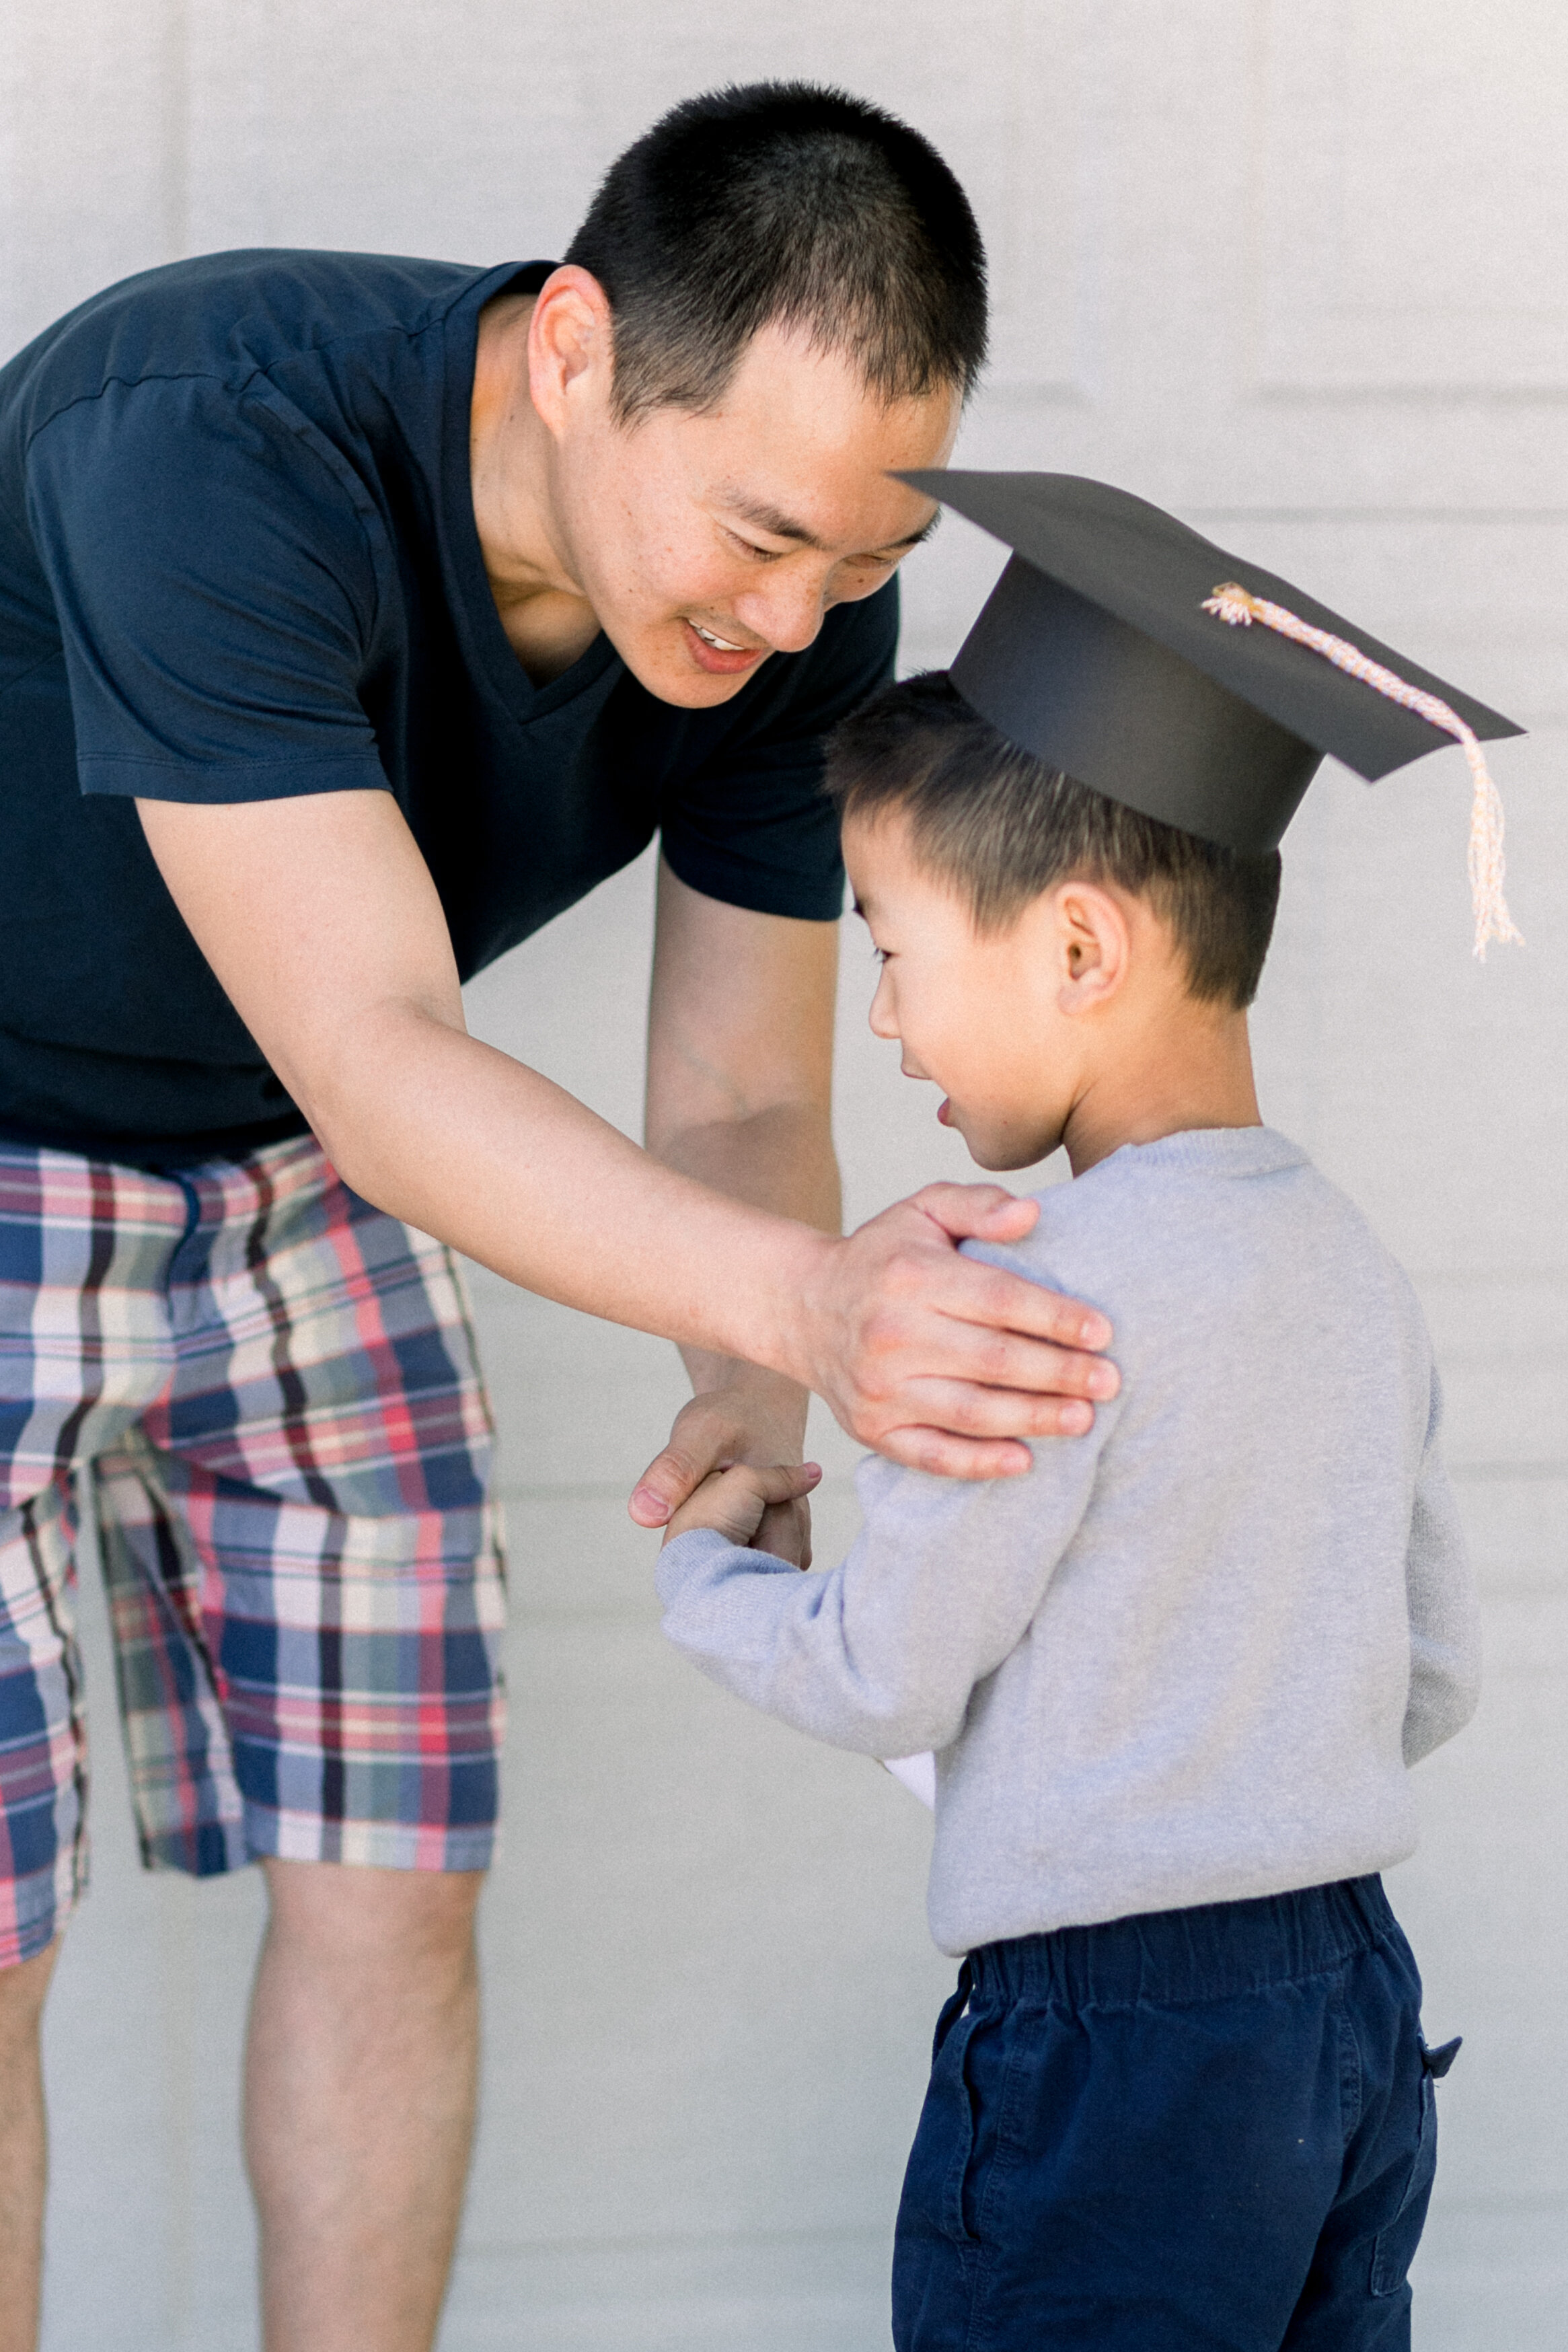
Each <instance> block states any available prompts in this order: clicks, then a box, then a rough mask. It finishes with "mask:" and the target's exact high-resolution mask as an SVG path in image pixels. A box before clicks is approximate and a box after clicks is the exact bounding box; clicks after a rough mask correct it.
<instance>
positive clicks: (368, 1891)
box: [264, 1858, 485, 1976]
mask: <svg viewBox="0 0 1568 2352" xmlns="http://www.w3.org/2000/svg"><path fill="white" fill-rule="evenodd" d="M264 1867H265V1869H266V1872H267V1894H268V1897H269V1900H270V1904H271V1933H272V1934H273V1935H274V1936H275V1937H279V1938H282V1939H284V1940H286V1941H287V1943H288V1944H289V1945H290V1946H292V1947H293V1948H295V1949H296V1950H297V1951H298V1953H299V1954H300V1956H301V1957H302V1958H304V1957H307V1956H308V1957H309V1958H313V1959H315V1960H316V1961H317V1962H318V1963H319V1965H320V1966H322V1967H323V1968H326V1969H331V1968H334V1967H348V1968H350V1969H354V1970H355V1971H356V1972H363V1973H364V1974H365V1975H366V1976H376V1975H385V1974H388V1973H392V1974H399V1973H402V1972H403V1971H405V1970H409V1969H413V1970H421V1969H426V1968H441V1967H442V1966H444V1965H445V1966H450V1965H452V1964H453V1963H459V1964H462V1963H465V1962H466V1960H467V1958H468V1957H469V1955H470V1954H471V1952H472V1950H473V1944H474V1917H475V1913H476V1909H477V1906H478V1901H479V1894H480V1890H481V1888H482V1887H483V1885H484V1884H485V1874H484V1872H483V1871H479V1870H451V1871H435V1870H382V1869H375V1868H371V1867H369V1866H366V1865H361V1864H351V1863H336V1862H280V1861H278V1860H277V1859H276V1858H271V1859H268V1860H267V1863H266V1864H264Z"/></svg>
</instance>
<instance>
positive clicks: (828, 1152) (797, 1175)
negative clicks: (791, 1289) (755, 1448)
mask: <svg viewBox="0 0 1568 2352" xmlns="http://www.w3.org/2000/svg"><path fill="white" fill-rule="evenodd" d="M650 1129H651V1131H650V1139H649V1141H650V1149H651V1150H653V1151H654V1152H655V1154H656V1156H657V1157H658V1158H659V1159H660V1160H663V1161H664V1165H665V1166H666V1167H668V1168H674V1169H677V1170H679V1171H680V1172H681V1173H682V1174H683V1175H685V1176H691V1177H695V1179H696V1181H698V1183H701V1184H706V1185H707V1186H709V1187H711V1189H712V1190H713V1191H715V1192H723V1193H727V1195H728V1196H729V1198H730V1199H731V1200H736V1201H743V1202H747V1203H748V1204H749V1205H750V1206H752V1207H753V1208H758V1209H763V1210H768V1211H771V1212H772V1213H774V1214H776V1215H779V1216H783V1217H789V1218H792V1219H795V1220H797V1221H798V1222H799V1223H802V1224H807V1225H814V1226H816V1227H817V1228H818V1229H819V1230H820V1231H821V1232H823V1233H827V1234H837V1233H838V1232H839V1230H840V1227H841V1192H840V1186H839V1168H838V1161H837V1160H836V1159H835V1158H834V1155H833V1140H832V1134H831V1129H830V1125H829V1120H828V1116H827V1113H826V1112H825V1111H824V1110H821V1109H818V1108H816V1107H815V1106H814V1105H807V1104H797V1103H779V1104H775V1105H773V1106H771V1107H770V1108H768V1109H766V1110H760V1111H758V1112H756V1113H754V1114H753V1115H752V1116H751V1117H750V1118H733V1119H714V1120H710V1121H708V1122H706V1124H704V1125H702V1126H694V1127H686V1128H683V1129H677V1130H676V1131H674V1132H673V1133H669V1134H665V1133H663V1132H661V1131H660V1129H658V1127H657V1124H656V1122H654V1121H652V1120H651V1122H650ZM681 1354H682V1356H683V1358H684V1359H685V1366H686V1370H687V1371H688V1372H689V1374H690V1375H691V1382H692V1387H693V1388H694V1390H695V1391H699V1392H700V1391H703V1390H706V1389H717V1388H724V1387H727V1386H730V1385H731V1384H733V1383H735V1382H736V1381H746V1382H747V1383H749V1384H750V1385H752V1386H753V1387H754V1388H755V1389H756V1391H757V1392H758V1404H759V1410H760V1411H762V1412H765V1413H766V1414H767V1415H768V1417H769V1418H770V1419H772V1418H774V1417H776V1416H778V1417H781V1418H782V1420H783V1421H784V1422H785V1423H787V1424H794V1423H799V1428H798V1430H797V1432H796V1434H797V1437H799V1436H801V1435H803V1433H804V1430H805V1418H806V1405H807V1397H806V1392H805V1391H804V1390H803V1389H800V1388H798V1387H797V1386H796V1385H795V1383H793V1382H791V1381H788V1380H787V1379H786V1378H784V1377H783V1376H782V1375H780V1374H778V1373H769V1372H764V1371H762V1370H758V1368H757V1366H756V1364H755V1362H754V1360H749V1359H747V1360H739V1361H737V1359H736V1358H734V1357H732V1356H724V1355H720V1354H718V1353H716V1352H715V1351H714V1350H712V1349H704V1348H696V1347H693V1346H691V1345H689V1344H688V1345H686V1346H685V1347H683V1348H682V1349H681Z"/></svg>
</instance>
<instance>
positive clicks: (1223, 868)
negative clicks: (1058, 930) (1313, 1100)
mask: <svg viewBox="0 0 1568 2352" xmlns="http://www.w3.org/2000/svg"><path fill="white" fill-rule="evenodd" d="M827 790H828V793H830V795H831V798H832V800H833V801H834V803H836V804H837V807H838V809H839V812H840V814H841V816H844V817H850V816H852V817H857V818H860V819H861V820H862V821H864V820H867V819H874V818H875V817H876V816H877V815H878V814H879V813H881V812H883V811H892V810H897V811H898V812H899V813H900V814H902V815H903V816H904V818H905V820H906V822H907V823H908V825H909V829H910V841H911V845H912V846H913V848H914V851H915V856H916V857H917V858H919V860H920V861H921V863H922V865H924V866H926V867H927V868H928V870H929V871H930V872H931V873H932V874H933V875H935V876H936V877H940V879H942V880H943V881H945V882H946V883H948V884H949V885H950V886H951V887H953V888H954V889H955V890H956V892H957V894H958V895H959V897H960V898H964V899H965V900H966V901H967V904H968V907H969V910H970V913H971V915H972V916H973V918H974V921H975V926H976V928H977V930H980V931H982V932H996V931H1001V930H1005V929H1007V928H1008V926H1009V924H1010V923H1012V922H1014V921H1016V920H1017V919H1018V917H1019V915H1020V914H1021V913H1022V911H1023V909H1024V908H1025V907H1026V906H1027V905H1028V904H1029V902H1030V899H1031V898H1039V897H1040V895H1041V893H1042V892H1043V891H1046V890H1050V889H1051V888H1053V887H1054V886H1055V885H1056V884H1057V883H1059V882H1065V881H1068V880H1069V879H1071V878H1074V877H1077V878H1081V879H1082V880H1084V881H1099V882H1113V883H1116V884H1117V885H1118V886H1119V887H1121V888H1122V889H1124V890H1130V891H1134V892H1135V893H1136V894H1137V895H1138V896H1139V897H1140V898H1147V899H1148V900H1149V902H1150V903H1151V905H1152V906H1153V907H1154V908H1155V911H1156V913H1157V914H1158V915H1159V916H1160V917H1161V919H1163V920H1164V921H1165V922H1166V923H1168V924H1169V926H1170V929H1171V931H1172V933H1173V935H1174V936H1175V938H1176V942H1177V945H1178V946H1179V947H1180V949H1181V950H1182V952H1183V953H1184V954H1185V956H1186V964H1187V986H1188V988H1189V990H1190V992H1191V993H1192V994H1193V995H1194V996H1195V997H1197V998H1198V999H1199V1000H1200V1001H1202V1002H1205V1003H1228V1004H1232V1005H1234V1006H1235V1007H1236V1008H1237V1010H1238V1011H1241V1010H1243V1009H1244V1008H1245V1007H1246V1006H1247V1005H1249V1004H1250V1003H1251V1002H1252V999H1253V998H1254V996H1255V995H1256V994H1257V992H1258V982H1259V980H1260V977H1261V975H1262V971H1263V959H1264V957H1265V956H1266V955H1267V954H1268V952H1269V940H1270V935H1271V934H1272V931H1273V929H1274V910H1275V908H1276V907H1277V905H1278V903H1279V898H1280V853H1279V851H1278V850H1277V849H1275V850H1270V852H1269V853H1268V855H1267V856H1262V857H1248V856H1242V854H1241V853H1240V852H1239V850H1234V849H1221V848H1219V847H1218V846H1217V845H1215V844H1214V843H1213V842H1208V841H1199V840H1198V839H1197V835H1194V834H1190V833H1178V832H1177V831H1176V827H1175V826H1174V825H1170V824H1160V823H1158V821H1157V820H1156V819H1155V818H1154V817H1152V816H1142V815H1140V814H1139V813H1138V811H1137V810H1136V809H1130V808H1124V806H1123V804H1122V803H1121V802H1120V801H1113V800H1107V799H1106V797H1105V795H1104V793H1096V792H1091V791H1090V789H1089V787H1088V785H1087V784H1081V783H1079V782H1077V781H1076V779H1075V778H1074V777H1071V776H1068V775H1064V774H1063V773H1062V772H1061V769H1059V768H1048V767H1047V766H1046V764H1045V762H1044V761H1043V760H1037V759H1036V758H1035V757H1034V756H1033V754H1032V753H1030V752H1029V751H1019V748H1018V746H1017V744H1016V743H1011V742H1009V740H1008V738H1007V737H1006V736H1005V735H1002V734H999V733H998V730H997V729H996V728H994V727H993V726H992V725H991V724H990V722H989V720H988V719H982V718H981V717H980V716H979V713H978V712H977V711H976V710H973V709H970V707H969V705H968V704H967V702H966V701H965V700H964V698H963V697H962V695H961V694H959V693H958V691H957V689H956V688H955V687H954V686H953V684H952V683H951V681H950V679H949V678H948V676H947V673H946V670H927V671H926V672H925V674H924V675H923V676H922V677H911V678H905V679H904V682H903V684H902V685H899V686H889V687H884V688H883V689H882V691H881V692H880V693H879V694H875V695H873V697H872V698H871V700H870V701H869V702H864V703H862V705H861V708H860V709H858V710H857V711H855V712H854V713H853V714H852V717H850V718H849V719H845V720H844V721H843V722H842V724H841V726H840V727H839V728H838V729H837V730H835V731H834V733H833V734H832V735H831V737H830V739H829V743H828V768H827Z"/></svg>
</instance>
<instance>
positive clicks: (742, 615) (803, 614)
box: [735, 571, 827, 654]
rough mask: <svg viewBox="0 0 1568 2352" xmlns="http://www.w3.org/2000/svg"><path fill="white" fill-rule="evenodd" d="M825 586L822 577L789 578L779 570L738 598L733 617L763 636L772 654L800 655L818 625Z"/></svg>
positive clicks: (811, 641) (824, 602)
mask: <svg viewBox="0 0 1568 2352" xmlns="http://www.w3.org/2000/svg"><path fill="white" fill-rule="evenodd" d="M826 588H827V582H826V578H825V576H813V575H811V574H810V573H809V572H801V573H800V574H798V575H796V576H794V577H790V576H789V575H788V574H787V573H785V572H782V571H781V572H778V573H775V575H774V576H773V578H771V579H770V580H768V581H767V582H766V583H763V582H758V585H757V586H756V587H755V588H753V589H751V590H749V591H748V592H747V594H746V595H745V596H742V597H740V598H738V599H737V603H736V607H735V611H736V616H737V619H738V620H741V621H743V622H744V623H745V624H746V626H747V628H748V629H752V630H755V632H756V634H757V635H758V636H759V637H766V639H767V640H768V644H769V645H770V646H772V647H773V649H774V651H775V652H776V653H781V654H803V653H804V652H805V650H806V647H807V646H809V645H812V644H814V643H815V642H816V638H817V635H818V632H819V631H820V630H821V625H822V615H823V614H824V613H825V612H826V610H827V597H826Z"/></svg>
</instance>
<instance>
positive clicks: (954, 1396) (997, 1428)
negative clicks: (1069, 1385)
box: [851, 1381, 1094, 1454]
mask: <svg viewBox="0 0 1568 2352" xmlns="http://www.w3.org/2000/svg"><path fill="white" fill-rule="evenodd" d="M898 1402H899V1404H901V1405H902V1406H903V1407H904V1412H910V1411H913V1412H915V1413H918V1415H919V1416H920V1418H919V1421H918V1423H908V1424H906V1423H904V1420H903V1419H902V1418H900V1417H898V1416H897V1413H896V1408H894V1410H892V1411H890V1410H889V1409H888V1408H887V1407H885V1406H884V1407H883V1410H882V1411H881V1412H878V1411H877V1409H876V1408H875V1407H874V1406H873V1407H871V1408H869V1409H867V1410H865V1411H863V1412H861V1413H860V1414H858V1415H857V1416H856V1419H855V1423H854V1424H853V1426H852V1430H851V1434H852V1436H854V1437H858V1438H860V1439H861V1440H862V1443H863V1444H867V1445H874V1446H875V1447H876V1449H877V1452H878V1453H879V1454H881V1453H885V1452H886V1450H887V1449H886V1443H885V1438H886V1432H887V1431H888V1429H889V1428H901V1427H904V1426H905V1425H908V1426H914V1427H919V1428H928V1429H941V1430H946V1431H947V1432H949V1433H951V1434H952V1435H953V1436H955V1437H959V1438H977V1439H980V1440H988V1439H991V1438H1009V1437H1016V1438H1034V1437H1086V1436H1087V1435H1088V1433H1089V1432H1090V1431H1091V1430H1092V1428H1093V1426H1094V1407H1093V1405H1092V1403H1091V1402H1089V1400H1088V1399H1087V1398H1085V1397H1072V1396H1039V1395H1036V1394H1035V1393H1034V1392H1033V1391H1030V1390H1023V1389H1003V1388H988V1387H985V1386H983V1385H981V1384H980V1383H979V1382H977V1381H906V1382H905V1383H904V1385H903V1386H902V1387H901V1388H900V1390H899V1392H898Z"/></svg>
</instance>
